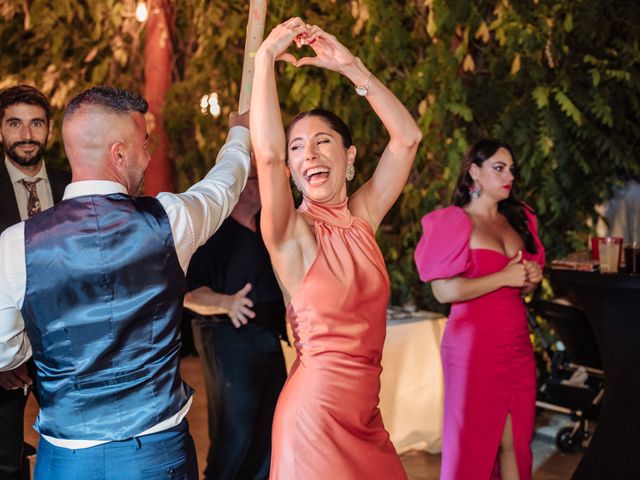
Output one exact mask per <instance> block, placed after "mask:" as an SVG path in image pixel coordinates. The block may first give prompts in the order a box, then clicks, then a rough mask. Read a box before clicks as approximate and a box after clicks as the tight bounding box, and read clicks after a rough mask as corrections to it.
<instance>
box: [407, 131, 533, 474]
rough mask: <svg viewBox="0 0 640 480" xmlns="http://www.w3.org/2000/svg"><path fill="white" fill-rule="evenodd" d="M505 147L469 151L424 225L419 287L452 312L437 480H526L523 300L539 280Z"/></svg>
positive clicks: (528, 405)
mask: <svg viewBox="0 0 640 480" xmlns="http://www.w3.org/2000/svg"><path fill="white" fill-rule="evenodd" d="M514 172H515V164H514V157H513V154H512V152H511V149H510V148H509V146H507V145H506V144H504V143H501V142H498V141H494V140H488V139H482V140H479V141H477V142H476V143H475V144H473V145H472V146H471V147H470V149H469V150H468V151H467V153H466V155H465V157H464V159H463V161H462V165H461V168H460V176H459V177H458V182H457V185H456V189H455V192H454V196H453V202H452V203H453V205H452V206H449V207H446V208H443V209H440V210H436V211H434V212H431V213H429V214H428V215H425V216H424V217H423V219H422V228H423V232H424V234H423V236H422V238H421V239H420V242H419V243H418V246H417V247H416V251H415V260H416V264H417V266H418V271H419V273H420V278H421V279H422V280H423V281H425V282H429V281H430V282H432V284H431V286H432V289H433V293H434V295H435V297H436V299H437V300H438V301H439V302H441V303H451V304H452V306H451V313H450V315H449V320H448V322H447V326H446V329H445V332H444V336H443V339H442V363H443V369H444V391H445V393H444V431H443V434H442V441H443V444H442V469H441V479H442V480H475V479H478V480H486V479H489V478H502V480H512V479H519V480H529V479H531V469H532V456H531V448H530V443H531V439H532V437H533V429H534V417H535V397H536V374H535V364H534V357H533V349H532V347H531V342H530V340H529V331H528V327H527V320H526V312H525V306H524V304H523V301H522V294H525V293H529V292H531V291H533V290H534V289H535V288H536V286H537V285H538V283H539V282H540V281H541V280H542V273H541V268H542V267H543V265H544V249H543V247H542V244H541V243H540V241H539V239H538V237H537V224H536V219H535V217H534V216H533V214H532V213H531V210H530V209H529V207H528V206H527V205H525V204H523V203H522V202H520V201H518V200H517V199H516V197H515V196H514V193H513V181H514Z"/></svg>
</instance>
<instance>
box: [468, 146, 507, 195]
mask: <svg viewBox="0 0 640 480" xmlns="http://www.w3.org/2000/svg"><path fill="white" fill-rule="evenodd" d="M469 173H470V175H471V178H472V179H473V180H474V181H475V182H476V183H477V184H478V185H480V187H481V188H482V195H483V196H487V197H490V198H492V199H494V200H495V201H497V202H499V201H501V200H505V199H507V198H509V195H510V194H511V189H512V188H513V180H514V178H515V164H514V163H513V158H512V157H511V154H510V153H509V151H508V150H507V149H506V148H502V147H501V148H499V149H498V150H497V151H496V153H494V154H493V155H492V156H491V157H489V158H487V159H486V160H485V161H484V162H482V165H481V166H478V165H476V164H475V163H473V164H472V165H471V168H470V170H469Z"/></svg>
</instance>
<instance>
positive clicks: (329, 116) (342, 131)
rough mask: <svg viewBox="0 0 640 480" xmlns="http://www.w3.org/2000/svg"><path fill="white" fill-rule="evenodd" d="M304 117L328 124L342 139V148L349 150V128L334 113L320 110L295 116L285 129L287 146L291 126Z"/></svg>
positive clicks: (315, 109)
mask: <svg viewBox="0 0 640 480" xmlns="http://www.w3.org/2000/svg"><path fill="white" fill-rule="evenodd" d="M306 117H320V118H322V119H323V120H324V121H325V122H327V123H328V124H329V126H330V127H331V129H332V130H334V131H336V132H337V133H338V134H339V135H340V136H341V137H342V144H343V145H344V148H349V147H350V146H351V145H353V139H352V138H351V131H350V130H349V127H347V124H346V123H344V121H343V120H342V119H341V118H340V117H339V116H338V115H336V114H335V113H333V112H330V111H329V110H324V109H322V108H314V109H313V110H309V111H307V112H301V113H299V114H298V115H296V118H294V119H293V121H292V122H291V123H290V124H289V128H287V135H286V141H287V145H289V138H290V137H289V136H290V134H291V129H292V128H293V126H294V125H295V124H296V123H298V122H299V121H300V120H302V119H303V118H306Z"/></svg>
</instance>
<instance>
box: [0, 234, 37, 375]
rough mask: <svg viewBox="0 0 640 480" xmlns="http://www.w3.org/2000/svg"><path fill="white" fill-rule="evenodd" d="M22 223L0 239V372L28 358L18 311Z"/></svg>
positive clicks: (21, 294) (22, 285)
mask: <svg viewBox="0 0 640 480" xmlns="http://www.w3.org/2000/svg"><path fill="white" fill-rule="evenodd" d="M24 262H25V259H24V223H18V224H17V225H14V226H12V227H9V228H7V229H6V230H5V231H4V232H3V233H2V235H1V236H0V371H4V370H12V369H14V368H16V367H18V366H20V365H21V364H22V363H24V362H25V361H27V360H28V359H29V358H30V357H31V344H30V343H29V339H28V338H27V333H26V331H25V327H24V320H23V319H22V315H21V314H20V308H22V303H23V301H24V291H25V286H26V268H25V265H24Z"/></svg>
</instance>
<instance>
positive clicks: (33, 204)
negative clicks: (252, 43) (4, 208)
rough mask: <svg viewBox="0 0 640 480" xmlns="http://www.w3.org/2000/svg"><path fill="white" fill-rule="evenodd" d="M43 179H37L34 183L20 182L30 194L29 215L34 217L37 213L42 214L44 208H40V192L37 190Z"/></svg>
mask: <svg viewBox="0 0 640 480" xmlns="http://www.w3.org/2000/svg"><path fill="white" fill-rule="evenodd" d="M40 180H42V179H41V178H37V179H36V180H35V181H33V182H29V181H28V180H24V179H23V180H20V182H21V183H22V184H23V185H24V188H26V189H27V192H29V199H28V201H27V215H28V216H30V217H31V216H32V215H35V214H36V213H40V211H41V210H42V208H41V207H40V198H39V197H38V190H37V188H36V183H38V182H39V181H40Z"/></svg>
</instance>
